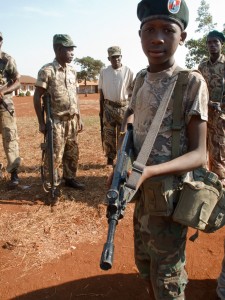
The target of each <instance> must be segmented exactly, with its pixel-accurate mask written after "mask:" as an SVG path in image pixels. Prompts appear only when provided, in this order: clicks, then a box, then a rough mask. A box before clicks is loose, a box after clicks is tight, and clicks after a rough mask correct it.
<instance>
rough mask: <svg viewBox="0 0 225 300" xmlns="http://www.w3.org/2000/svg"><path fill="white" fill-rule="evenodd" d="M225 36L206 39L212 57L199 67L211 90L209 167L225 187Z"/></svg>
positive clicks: (214, 35) (214, 34) (209, 36)
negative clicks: (223, 48) (224, 51)
mask: <svg viewBox="0 0 225 300" xmlns="http://www.w3.org/2000/svg"><path fill="white" fill-rule="evenodd" d="M224 41H225V37H224V35H223V33H221V32H218V31H216V30H213V31H211V32H209V34H208V35H207V39H206V47H207V49H208V51H209V58H208V59H206V60H204V61H203V62H201V63H200V65H199V67H198V68H199V70H200V71H201V73H202V75H203V77H204V78H205V80H206V82H207V86H208V90H209V120H208V152H209V168H210V170H211V171H212V172H214V173H216V174H217V175H218V176H219V178H220V180H221V181H222V183H223V185H224V186H225V151H224V147H225V123H224V117H225V82H224V81H225V56H224V54H222V47H223V43H224Z"/></svg>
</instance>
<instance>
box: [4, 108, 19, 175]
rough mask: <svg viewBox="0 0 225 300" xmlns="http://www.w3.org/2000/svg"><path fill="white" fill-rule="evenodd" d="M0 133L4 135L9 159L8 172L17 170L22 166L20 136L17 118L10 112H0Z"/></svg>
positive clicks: (5, 149)
mask: <svg viewBox="0 0 225 300" xmlns="http://www.w3.org/2000/svg"><path fill="white" fill-rule="evenodd" d="M0 133H1V134H2V142H3V148H4V151H5V154H6V158H7V167H6V170H7V172H9V173H11V172H12V171H14V170H17V169H18V167H19V166H20V164H21V158H20V156H19V144H18V134H17V125H16V118H15V116H13V117H12V116H11V115H10V114H9V112H8V111H0Z"/></svg>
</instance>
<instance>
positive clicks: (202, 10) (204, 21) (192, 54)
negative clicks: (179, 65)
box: [185, 0, 225, 68]
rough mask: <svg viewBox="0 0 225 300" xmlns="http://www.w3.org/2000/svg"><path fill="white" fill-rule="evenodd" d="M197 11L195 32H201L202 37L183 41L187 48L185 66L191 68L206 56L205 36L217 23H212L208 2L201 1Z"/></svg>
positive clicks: (224, 30)
mask: <svg viewBox="0 0 225 300" xmlns="http://www.w3.org/2000/svg"><path fill="white" fill-rule="evenodd" d="M197 12H198V17H197V18H196V22H198V28H197V29H196V31H195V32H196V33H199V34H201V36H202V37H201V38H199V39H190V40H188V41H187V42H186V43H185V47H186V48H188V54H187V55H186V58H185V65H186V67H187V68H193V67H194V66H195V65H196V64H199V63H200V62H201V61H202V59H204V58H205V57H207V56H208V51H207V48H206V36H207V34H208V33H209V31H211V30H213V29H215V28H216V26H217V23H213V18H212V15H211V14H210V13H209V4H208V3H207V2H206V1H205V0H202V1H201V3H200V7H199V8H198V11H197ZM223 27H224V29H223V32H224V33H225V24H224V25H223Z"/></svg>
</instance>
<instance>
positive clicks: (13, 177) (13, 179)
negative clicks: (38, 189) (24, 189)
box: [9, 170, 19, 188]
mask: <svg viewBox="0 0 225 300" xmlns="http://www.w3.org/2000/svg"><path fill="white" fill-rule="evenodd" d="M18 185H19V177H18V174H17V170H14V171H12V173H11V180H10V182H9V188H15V187H17V186H18Z"/></svg>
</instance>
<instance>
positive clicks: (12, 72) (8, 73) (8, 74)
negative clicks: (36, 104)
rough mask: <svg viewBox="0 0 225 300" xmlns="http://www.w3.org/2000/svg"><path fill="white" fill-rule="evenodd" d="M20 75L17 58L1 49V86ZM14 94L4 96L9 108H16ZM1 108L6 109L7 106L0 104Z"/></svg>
mask: <svg viewBox="0 0 225 300" xmlns="http://www.w3.org/2000/svg"><path fill="white" fill-rule="evenodd" d="M19 77H20V75H19V72H18V70H17V66H16V62H15V60H14V59H13V58H12V57H11V56H10V55H8V54H7V53H5V52H1V51H0V87H1V86H3V85H5V84H6V83H7V82H8V81H10V80H16V79H18V78H19ZM12 96H13V93H10V94H7V95H5V96H4V101H5V103H6V104H7V105H8V108H9V110H13V109H14V105H13V99H12ZM0 110H1V111H2V110H5V108H3V107H2V106H0Z"/></svg>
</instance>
